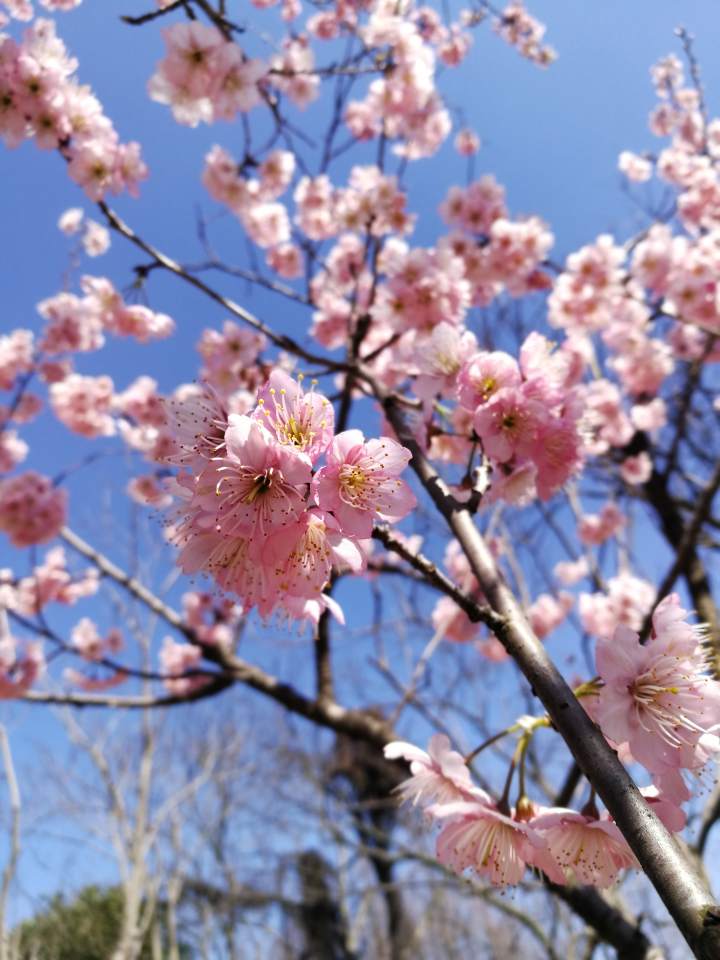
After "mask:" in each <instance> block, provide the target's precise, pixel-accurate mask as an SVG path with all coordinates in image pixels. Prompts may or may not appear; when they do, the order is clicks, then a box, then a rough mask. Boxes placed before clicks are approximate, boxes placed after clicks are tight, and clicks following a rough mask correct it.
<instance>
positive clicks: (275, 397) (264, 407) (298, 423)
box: [253, 369, 335, 465]
mask: <svg viewBox="0 0 720 960" xmlns="http://www.w3.org/2000/svg"><path fill="white" fill-rule="evenodd" d="M253 416H254V417H255V419H256V420H257V421H258V422H260V423H262V424H263V426H264V427H265V428H266V430H267V431H268V432H269V433H270V435H271V436H272V437H274V438H275V440H276V441H277V442H278V443H279V444H281V445H282V447H284V448H289V449H290V450H292V451H293V453H295V454H297V455H299V456H300V457H302V458H303V459H304V460H305V461H306V462H307V463H308V465H311V464H314V463H315V462H316V461H317V459H318V457H320V456H321V455H322V454H323V453H324V452H325V451H326V450H327V448H328V445H329V443H330V441H331V439H332V436H333V431H334V424H335V414H334V412H333V408H332V404H331V403H330V402H329V401H328V399H327V398H326V397H324V396H323V395H322V394H320V393H316V392H315V383H314V382H313V384H312V385H311V389H310V390H309V391H305V390H304V388H303V385H302V378H300V379H299V380H298V381H295V380H293V379H292V378H291V377H290V376H288V374H286V373H285V372H284V371H283V370H280V369H276V370H274V371H273V372H272V374H271V376H270V379H269V380H268V381H267V383H266V384H265V386H264V387H263V388H262V389H261V390H260V391H259V393H258V405H257V409H256V411H255V413H254V415H253Z"/></svg>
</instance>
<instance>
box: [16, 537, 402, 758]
mask: <svg viewBox="0 0 720 960" xmlns="http://www.w3.org/2000/svg"><path fill="white" fill-rule="evenodd" d="M61 537H62V539H63V540H64V541H65V542H66V543H67V544H68V545H69V546H71V547H72V548H73V549H74V550H77V551H78V553H81V554H82V555H83V556H84V557H87V558H88V560H91V561H92V563H94V564H95V566H96V567H97V568H98V569H99V570H100V571H101V572H102V573H104V574H105V575H106V576H107V577H110V579H112V580H114V581H115V582H116V583H118V584H119V585H120V586H121V587H123V588H124V589H125V590H127V591H128V593H130V594H131V595H132V596H134V597H135V598H136V599H138V600H140V601H141V602H142V603H143V604H144V605H145V606H146V607H147V608H148V609H149V610H152V612H153V613H155V614H157V616H159V617H160V618H161V619H162V620H164V621H165V623H167V624H168V625H169V626H171V627H173V628H174V629H175V630H178V631H179V632H180V633H182V634H183V636H185V637H187V639H188V640H189V641H190V642H191V643H195V644H197V645H199V646H201V647H202V650H203V655H204V657H205V658H206V659H207V660H210V661H211V662H212V663H215V664H217V665H218V666H219V667H221V668H222V671H223V676H222V677H221V678H219V679H218V682H219V681H220V680H223V681H224V682H228V681H230V682H232V681H237V682H239V683H243V684H245V686H248V687H250V688H251V689H253V690H257V691H258V693H262V694H264V695H265V696H266V697H269V698H270V699H271V700H275V701H276V702H278V703H280V704H282V706H284V707H285V708H286V709H288V710H290V711H291V712H292V713H296V714H298V715H299V716H301V717H305V719H306V720H311V721H312V722H313V723H316V724H318V725H319V726H323V727H328V728H329V729H331V730H335V731H336V732H337V733H346V734H348V736H351V737H357V738H358V739H361V740H366V741H367V742H369V743H373V744H375V745H376V746H378V747H382V746H384V745H385V744H386V743H388V742H389V741H390V740H393V739H395V736H394V733H393V731H392V728H391V727H390V725H389V724H388V723H387V722H386V721H385V720H383V719H381V718H379V717H377V716H376V715H374V714H372V713H369V712H366V711H363V710H351V709H348V708H346V707H342V706H340V704H338V703H335V701H334V700H330V701H322V700H312V699H310V698H309V697H306V696H305V695H304V694H302V693H300V692H299V691H298V690H296V689H295V688H294V687H292V686H291V685H290V684H287V683H284V682H283V681H281V680H279V679H278V678H277V677H274V676H272V674H269V673H266V672H265V671H264V670H262V669H261V668H260V667H256V666H254V665H253V664H250V663H247V661H245V660H242V659H241V658H240V657H238V656H236V655H235V654H234V653H233V652H232V651H230V650H226V649H223V648H222V647H219V646H214V645H212V644H202V643H200V641H199V640H198V637H197V635H196V634H195V631H194V630H192V628H191V627H189V626H188V625H187V624H186V623H185V622H184V620H183V618H182V616H181V615H180V614H179V613H178V612H177V610H173V608H172V607H170V606H168V605H167V604H166V603H164V602H163V601H162V600H161V599H160V598H159V597H157V596H156V595H155V594H154V593H153V592H152V591H151V590H149V589H148V588H147V587H146V586H144V585H143V584H142V583H140V582H139V580H137V579H136V578H135V577H131V576H130V575H129V574H128V573H126V572H125V571H124V570H122V569H121V568H120V567H118V566H117V564H115V563H113V562H112V560H109V559H108V558H107V557H106V556H104V555H103V554H102V553H100V552H99V551H98V550H95V548H94V547H91V546H90V544H89V543H86V542H85V541H84V540H83V539H82V537H79V536H78V535H77V534H76V533H74V532H73V531H72V530H69V529H68V528H67V527H64V528H63V530H62V532H61ZM206 695H207V694H206ZM39 696H40V697H42V696H46V697H47V698H52V697H54V696H56V695H54V694H47V695H44V694H40V695H39ZM58 696H62V695H58ZM69 696H73V695H69ZM190 698H191V695H190V694H188V695H187V697H186V698H185V699H186V700H187V699H190ZM28 699H29V700H31V701H33V700H35V701H37V696H32V695H28ZM194 699H200V695H199V693H198V696H196V697H195V698H194ZM111 700H112V698H107V697H106V698H90V699H88V698H87V696H86V697H84V698H83V699H82V702H80V701H79V700H78V699H70V700H67V699H65V700H63V699H61V700H59V701H58V700H52V699H46V700H45V702H61V703H62V702H64V703H70V704H74V705H76V706H103V705H107V706H123V704H124V703H125V704H126V705H128V706H134V707H139V706H167V705H170V704H171V703H176V702H178V703H179V702H183V701H182V700H173V699H170V698H163V699H162V702H160V703H158V702H157V701H153V702H152V703H144V704H143V703H142V702H138V698H135V702H133V703H130V702H129V701H127V699H125V698H120V697H118V698H115V701H116V702H115V703H111V702H110V701H111Z"/></svg>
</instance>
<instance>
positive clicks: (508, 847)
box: [385, 594, 720, 887]
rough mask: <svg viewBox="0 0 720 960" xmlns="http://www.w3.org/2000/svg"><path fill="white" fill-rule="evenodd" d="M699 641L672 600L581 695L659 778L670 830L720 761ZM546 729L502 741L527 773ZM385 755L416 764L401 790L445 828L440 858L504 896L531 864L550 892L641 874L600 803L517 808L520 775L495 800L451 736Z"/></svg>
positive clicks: (626, 753)
mask: <svg viewBox="0 0 720 960" xmlns="http://www.w3.org/2000/svg"><path fill="white" fill-rule="evenodd" d="M702 641H703V630H702V629H701V628H699V627H696V626H692V625H690V624H689V623H688V622H687V612H686V611H685V610H683V609H682V608H681V606H680V601H679V598H678V597H677V595H675V594H673V595H670V596H668V597H666V598H665V599H664V600H662V601H661V602H660V603H659V604H658V605H657V607H656V609H655V612H654V614H653V617H652V632H651V635H650V637H649V639H648V641H647V643H645V644H642V643H640V640H639V636H638V634H637V633H636V632H634V631H633V630H631V629H629V628H628V627H626V626H624V625H620V626H618V627H616V628H615V629H614V631H613V632H612V633H610V634H607V635H605V636H604V637H602V638H601V639H600V641H599V643H598V646H597V669H598V674H599V676H598V678H596V679H595V680H593V681H592V682H591V683H589V684H585V685H584V689H582V690H580V691H578V695H579V696H581V697H582V701H581V702H582V703H583V704H584V705H585V706H586V708H587V710H588V711H589V712H590V713H591V715H592V716H593V718H594V719H595V720H596V721H597V722H598V723H599V725H600V728H601V729H602V731H603V733H604V734H605V736H606V737H607V738H608V740H609V742H610V744H611V745H612V746H613V747H614V748H615V749H616V750H618V752H619V754H620V756H621V757H622V759H623V760H624V761H625V762H627V763H632V762H637V763H640V764H642V766H644V767H645V769H646V770H647V771H648V772H649V773H650V775H651V777H652V780H653V784H652V785H651V786H649V787H645V788H643V789H642V791H641V793H642V794H643V796H644V797H645V799H646V802H647V803H648V804H649V805H650V806H651V807H652V808H653V809H654V811H655V812H656V814H657V815H658V816H659V817H660V819H661V820H662V821H663V822H664V824H665V826H666V827H667V828H668V829H669V830H671V831H679V830H682V829H683V827H684V826H685V814H684V812H683V811H682V809H681V805H682V804H683V803H684V802H685V801H686V800H688V799H689V798H690V791H689V789H688V787H687V784H686V783H685V781H684V779H683V771H689V772H691V773H695V774H697V772H698V771H699V770H700V769H701V768H702V767H703V766H705V764H706V763H707V761H708V760H709V758H710V757H712V756H713V755H716V754H717V753H718V752H720V738H719V737H718V735H717V732H716V731H717V730H718V729H720V682H719V681H717V680H715V679H714V678H712V677H711V676H710V674H709V672H708V663H707V655H706V651H705V649H704V647H703V643H702ZM547 725H548V721H547V718H532V717H521V718H520V719H519V720H518V721H517V722H516V723H515V724H514V725H512V726H511V727H510V728H508V730H506V731H505V734H506V735H507V734H510V733H518V734H519V737H520V739H519V742H518V750H517V751H516V754H515V756H516V759H517V758H518V757H519V758H520V763H521V764H522V763H524V754H525V750H526V749H527V744H528V742H529V739H530V738H531V737H532V736H533V735H534V733H535V732H536V731H537V730H538V729H541V728H544V727H546V726H547ZM475 753H477V751H475ZM385 756H386V757H387V758H388V759H391V760H392V759H400V758H402V759H404V760H405V761H407V762H408V763H409V765H410V772H411V774H412V776H411V778H410V779H409V780H407V781H405V782H404V783H402V784H401V785H400V787H398V793H399V796H400V798H401V799H402V800H409V801H412V803H413V805H418V804H419V805H421V806H422V807H423V809H424V810H425V812H426V814H427V817H428V819H429V821H430V822H432V823H436V824H437V825H438V827H439V834H438V838H437V857H438V859H439V860H440V862H441V863H443V864H445V866H448V867H450V868H451V869H453V870H455V871H457V872H458V873H462V872H463V871H465V870H467V869H470V870H471V871H473V872H474V873H475V874H476V875H478V876H481V877H485V878H487V879H488V880H489V881H490V882H491V883H493V884H496V885H500V886H504V885H506V884H517V883H519V882H520V881H521V879H522V877H523V875H524V873H525V870H526V868H527V867H528V866H529V867H534V868H536V869H538V870H541V871H542V872H543V873H544V874H545V875H546V876H547V877H548V878H549V879H550V880H551V881H552V882H553V883H559V884H565V883H570V882H575V883H581V884H591V885H593V886H598V887H607V886H610V885H611V884H613V883H614V882H615V881H616V879H617V877H618V874H619V873H620V871H621V870H623V869H626V868H628V867H637V866H638V865H637V862H636V860H635V857H634V855H633V853H632V851H631V850H630V848H629V847H628V845H627V842H626V841H625V839H624V838H623V836H622V834H621V833H620V831H619V830H618V828H617V826H616V825H615V823H614V822H613V820H612V818H611V817H610V816H609V814H608V813H599V812H598V810H597V808H596V806H595V802H594V800H593V799H592V798H591V800H590V801H589V802H588V803H587V804H586V805H585V806H584V807H583V808H582V810H580V811H576V810H571V809H568V808H552V807H551V808H546V807H542V806H541V805H539V804H537V803H535V802H533V801H532V800H530V799H529V798H528V796H526V795H525V793H524V787H522V786H521V788H520V795H519V796H518V799H517V803H516V805H515V806H510V804H509V801H508V794H509V790H510V785H511V782H512V775H511V776H509V777H508V780H507V782H506V787H505V791H504V793H503V796H502V797H501V798H500V799H499V800H497V801H495V800H493V799H492V798H491V796H490V795H489V794H488V793H487V792H486V791H484V790H481V789H480V788H479V787H477V786H476V785H475V784H474V783H473V781H472V777H471V774H470V769H469V766H468V761H469V759H470V758H468V761H466V759H465V758H463V757H462V756H461V755H460V754H459V753H457V752H455V751H454V750H452V749H451V747H450V742H449V740H448V738H447V737H446V736H444V735H442V734H436V735H434V736H433V737H432V738H431V740H430V745H429V747H428V751H427V753H426V752H425V751H423V750H420V749H419V748H417V747H415V746H413V745H412V744H410V743H402V742H394V743H391V744H388V746H387V747H386V748H385ZM522 783H523V781H522V780H521V784H522Z"/></svg>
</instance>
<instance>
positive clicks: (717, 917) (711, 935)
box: [368, 377, 720, 960]
mask: <svg viewBox="0 0 720 960" xmlns="http://www.w3.org/2000/svg"><path fill="white" fill-rule="evenodd" d="M368 379H369V377H368ZM373 388H374V392H375V394H376V396H377V397H378V399H379V400H380V401H381V403H382V404H383V407H384V410H385V413H386V415H387V417H388V419H389V421H390V423H391V424H392V426H393V428H394V429H395V432H396V433H397V435H398V437H399V439H400V441H401V442H402V443H403V444H404V445H405V446H406V447H407V448H408V449H409V450H410V451H411V453H412V461H411V463H412V467H413V469H414V471H415V473H416V475H417V477H418V479H419V480H420V482H421V484H422V485H423V487H424V488H425V490H426V491H427V493H428V494H429V496H430V497H431V499H432V500H433V502H434V503H435V506H436V507H437V509H438V511H439V513H440V514H441V515H442V516H443V517H444V519H445V521H446V523H447V525H448V527H449V529H450V530H451V531H452V532H453V533H454V535H455V537H456V538H457V540H458V542H459V543H460V545H461V547H462V548H463V550H464V552H465V555H466V557H467V559H468V562H469V564H470V567H471V569H472V571H473V573H474V574H475V576H476V577H477V579H478V582H479V584H480V587H481V589H482V591H483V593H484V595H485V597H486V599H487V601H488V604H489V606H490V607H491V609H492V610H493V611H494V612H495V614H496V615H497V617H498V620H497V623H496V626H495V627H494V630H495V633H496V635H497V636H498V638H499V639H500V641H501V642H502V644H503V646H504V647H505V649H506V650H507V652H508V653H509V654H510V656H511V657H512V658H513V659H514V660H515V662H516V663H517V665H518V666H519V668H520V669H521V671H522V672H523V674H524V676H525V678H526V679H527V680H528V682H529V683H530V686H531V688H532V690H533V692H534V693H535V695H536V696H537V697H538V698H539V699H540V701H541V702H542V704H543V705H544V707H545V709H546V710H547V712H548V715H549V716H550V719H551V720H552V722H553V725H554V726H555V728H556V729H557V731H558V732H559V733H560V735H561V736H562V738H563V739H564V741H565V743H566V744H567V746H568V747H569V749H570V751H571V753H572V754H573V756H574V758H575V760H576V761H577V763H578V766H579V767H580V769H581V770H582V771H583V773H584V774H585V776H586V777H587V778H588V780H589V781H590V783H592V785H593V786H594V787H595V789H596V790H597V793H598V795H599V796H600V797H601V798H602V800H603V802H604V803H605V805H606V807H607V808H608V810H609V811H610V814H611V816H612V817H613V819H614V820H615V822H616V823H617V825H618V827H619V828H620V830H621V831H622V833H623V835H624V837H625V838H626V840H627V841H628V843H629V844H630V847H631V848H632V850H633V852H634V853H635V855H636V857H637V858H638V861H639V862H640V864H641V866H642V868H643V870H644V871H645V873H646V874H647V876H648V878H649V879H650V881H651V882H652V884H653V886H654V887H655V889H656V890H657V892H658V894H659V895H660V897H661V899H662V900H663V902H664V904H665V906H666V907H667V909H668V911H669V912H670V914H671V915H672V917H673V919H674V920H675V922H676V924H677V925H678V928H679V929H680V931H681V933H682V934H683V936H684V937H685V939H686V940H687V942H688V944H689V945H690V948H691V949H692V951H693V953H694V955H695V956H696V957H699V958H702V960H710V958H712V957H718V956H720V908H718V907H717V906H716V904H715V902H714V900H713V897H712V894H711V893H710V891H709V890H708V888H707V886H706V884H705V882H704V880H703V879H702V878H701V877H700V876H699V875H698V874H697V872H696V871H695V870H694V869H693V868H692V867H691V865H690V864H689V862H688V861H687V859H686V858H685V855H684V854H683V853H682V851H681V849H680V847H679V845H678V844H677V843H676V842H675V840H674V838H673V837H672V836H671V835H670V834H669V833H668V831H667V830H666V829H665V827H664V826H663V824H662V823H661V822H660V821H659V820H658V818H657V817H656V815H655V814H654V813H653V811H652V810H651V809H650V808H649V806H648V804H647V803H646V802H645V800H644V799H643V797H642V796H641V795H640V792H639V791H638V789H637V787H636V786H635V784H634V783H633V781H632V779H631V778H630V776H629V774H628V772H627V770H626V769H625V767H624V766H623V765H622V764H621V763H620V761H619V760H618V758H617V755H616V754H615V752H614V751H613V750H612V749H611V748H610V746H609V744H608V743H607V741H606V740H605V737H604V736H603V735H602V733H601V732H600V729H599V728H598V727H597V726H596V725H595V724H594V723H593V722H592V720H591V719H590V717H589V716H588V715H587V713H586V712H585V710H584V709H583V707H582V706H581V704H580V703H579V701H578V700H577V699H576V697H575V696H574V695H573V692H572V690H571V689H570V687H569V686H568V685H567V683H566V682H565V680H564V679H563V677H562V676H561V674H560V672H559V671H558V669H557V667H556V666H555V664H554V663H553V662H552V661H551V659H550V657H549V656H548V654H547V652H546V650H545V648H544V647H543V645H542V643H541V642H540V640H539V639H538V638H537V637H536V636H535V634H534V632H533V631H532V629H531V628H530V626H529V624H528V622H527V621H526V619H525V617H524V615H523V612H522V609H521V607H520V604H519V603H518V602H517V600H516V598H515V597H514V595H513V593H512V591H511V590H510V589H509V588H508V586H507V584H506V583H505V581H504V579H503V577H502V575H501V573H500V571H499V569H498V567H497V565H496V563H495V560H494V558H493V556H492V554H491V552H490V550H489V548H488V546H487V544H486V543H485V541H484V539H483V537H482V535H481V534H480V531H479V530H478V529H477V527H476V526H475V523H474V520H473V517H472V515H471V514H470V513H469V512H468V510H467V509H466V508H465V507H464V506H463V505H462V504H460V503H458V502H457V501H456V500H455V498H454V497H453V496H452V495H451V493H450V491H449V489H448V487H447V485H446V484H445V483H444V481H443V480H442V479H441V477H440V476H439V475H438V474H437V473H436V471H435V470H434V469H433V468H432V466H431V465H430V463H429V462H428V460H427V459H426V457H425V455H424V453H423V451H422V449H421V448H420V446H419V444H418V443H417V441H416V440H415V438H414V437H413V436H412V434H411V433H410V431H409V430H408V428H407V426H406V424H405V420H404V417H403V415H402V411H401V410H400V408H399V405H398V404H397V402H396V401H395V400H394V398H393V396H392V395H391V394H387V393H386V392H384V391H383V390H382V389H381V388H380V387H379V385H378V384H373Z"/></svg>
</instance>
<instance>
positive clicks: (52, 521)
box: [0, 470, 67, 547]
mask: <svg viewBox="0 0 720 960" xmlns="http://www.w3.org/2000/svg"><path fill="white" fill-rule="evenodd" d="M66 512H67V493H66V491H65V490H62V489H60V488H59V487H54V486H53V484H52V482H51V481H50V480H49V479H48V478H47V477H44V476H42V475H41V474H39V473H36V472H35V471H34V470H30V471H28V472H27V473H22V474H17V475H16V476H14V477H7V478H5V479H4V480H0V530H1V531H2V532H3V533H6V534H7V535H8V537H9V538H10V542H11V543H12V545H13V546H15V547H29V546H32V545H33V544H36V543H46V542H47V541H48V540H52V538H53V537H55V536H56V535H57V534H58V533H59V532H60V529H61V527H62V526H63V524H64V523H65V514H66Z"/></svg>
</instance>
